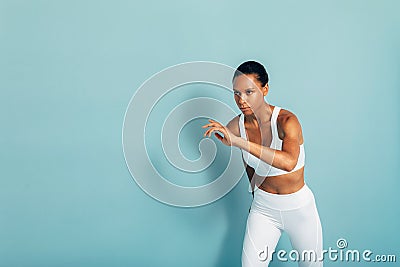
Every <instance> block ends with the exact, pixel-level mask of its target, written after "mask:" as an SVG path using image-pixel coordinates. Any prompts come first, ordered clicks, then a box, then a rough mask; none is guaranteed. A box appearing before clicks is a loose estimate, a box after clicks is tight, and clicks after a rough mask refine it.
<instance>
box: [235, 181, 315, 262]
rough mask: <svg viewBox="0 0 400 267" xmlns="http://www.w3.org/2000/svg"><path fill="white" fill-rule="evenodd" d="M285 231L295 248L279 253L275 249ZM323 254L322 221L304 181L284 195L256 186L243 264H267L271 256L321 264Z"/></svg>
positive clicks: (278, 258) (247, 229) (244, 245)
mask: <svg viewBox="0 0 400 267" xmlns="http://www.w3.org/2000/svg"><path fill="white" fill-rule="evenodd" d="M282 231H285V232H286V233H287V234H288V236H289V238H290V242H291V244H292V247H293V250H294V251H293V250H289V251H286V254H285V253H284V252H282V253H281V254H280V255H278V254H279V253H276V252H275V253H274V250H275V247H276V244H277V243H278V240H279V238H280V236H281V233H282ZM296 251H297V253H296ZM277 252H278V251H277ZM293 252H294V253H293ZM321 253H322V228H321V222H320V219H319V215H318V211H317V208H316V205H315V199H314V194H313V193H312V191H311V190H310V188H309V187H308V186H307V185H306V184H305V185H304V186H303V187H302V188H301V189H300V190H298V191H296V192H294V193H292V194H283V195H280V194H271V193H268V192H266V191H264V190H261V189H259V188H256V190H255V192H254V199H253V203H252V205H251V210H250V213H249V217H248V218H247V225H246V232H245V236H244V241H243V250H242V267H258V266H262V267H266V266H268V264H269V262H270V261H271V258H272V257H273V258H272V260H273V261H285V259H286V260H287V261H297V262H298V264H299V266H300V267H306V266H310V267H311V266H312V267H322V266H323V262H322V261H321V260H320V259H321V258H322V255H321ZM289 254H290V255H289ZM294 259H295V260H294Z"/></svg>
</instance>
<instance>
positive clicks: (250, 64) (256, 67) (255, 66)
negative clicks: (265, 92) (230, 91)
mask: <svg viewBox="0 0 400 267" xmlns="http://www.w3.org/2000/svg"><path fill="white" fill-rule="evenodd" d="M242 74H255V75H256V79H257V80H258V81H259V82H260V83H261V86H263V87H264V86H265V85H266V84H267V83H268V73H267V71H266V70H265V68H264V66H263V65H261V64H260V63H258V62H256V61H246V62H243V63H242V64H240V66H239V67H237V69H236V71H235V74H234V75H233V79H232V81H233V80H234V79H235V78H236V77H237V76H240V75H242Z"/></svg>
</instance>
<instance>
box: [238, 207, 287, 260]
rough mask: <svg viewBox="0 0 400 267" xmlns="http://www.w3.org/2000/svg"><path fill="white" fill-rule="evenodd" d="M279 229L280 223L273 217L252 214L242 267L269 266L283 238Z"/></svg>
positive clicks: (248, 220) (245, 239)
mask: <svg viewBox="0 0 400 267" xmlns="http://www.w3.org/2000/svg"><path fill="white" fill-rule="evenodd" d="M278 213H279V211H278ZM279 217H280V215H279ZM279 227H280V222H279V221H277V220H276V219H275V218H274V217H273V216H272V217H271V216H268V215H264V214H261V213H259V212H257V211H251V212H250V214H249V217H248V218H247V225H246V232H245V236H244V240H243V250H242V267H250V266H252V267H253V266H254V267H258V266H260V267H261V266H262V267H266V266H268V264H269V262H270V261H271V258H272V255H273V254H272V253H273V252H274V250H275V247H276V244H277V243H278V241H279V238H280V236H281V229H280V228H279Z"/></svg>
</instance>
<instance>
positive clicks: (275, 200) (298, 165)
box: [203, 61, 322, 267]
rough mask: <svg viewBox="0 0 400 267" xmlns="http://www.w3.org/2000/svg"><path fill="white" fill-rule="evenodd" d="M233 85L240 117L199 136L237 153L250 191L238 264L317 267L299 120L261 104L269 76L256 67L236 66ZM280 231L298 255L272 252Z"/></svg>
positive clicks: (317, 241) (318, 242) (316, 223)
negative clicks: (287, 263)
mask: <svg viewBox="0 0 400 267" xmlns="http://www.w3.org/2000/svg"><path fill="white" fill-rule="evenodd" d="M232 83H233V92H234V96H235V101H236V104H237V105H238V107H239V108H240V110H241V112H242V114H240V115H238V116H237V117H235V118H233V119H232V120H231V121H230V122H229V123H228V124H227V125H226V126H223V125H222V124H220V123H219V122H217V121H215V120H211V119H210V120H209V122H210V123H209V124H207V125H204V126H203V128H208V129H207V131H206V132H205V133H204V136H211V134H212V133H213V132H214V134H215V136H216V137H217V138H218V139H219V140H220V141H221V142H222V143H224V144H225V145H228V146H236V147H238V148H240V149H241V151H242V155H243V162H244V164H245V167H246V172H247V176H248V177H249V180H250V185H251V187H252V189H253V190H254V192H253V196H254V197H253V202H252V205H251V208H250V212H249V216H248V219H247V226H246V233H245V236H244V241H243V250H242V266H244V267H248V266H264V267H265V266H268V264H269V262H270V261H271V258H273V259H275V260H284V259H287V260H289V259H291V260H293V258H296V260H298V262H299V266H302V267H303V266H322V261H321V258H322V255H321V253H322V229H321V223H320V219H319V215H318V211H317V208H316V204H315V200H314V195H313V193H312V191H311V190H310V189H309V187H308V186H307V184H305V182H304V162H305V151H304V138H303V135H302V130H301V126H300V123H299V120H298V119H297V117H296V116H295V114H293V113H292V112H290V111H288V110H285V109H281V108H280V107H278V106H273V105H269V104H268V103H267V102H265V100H264V96H266V95H267V94H268V89H269V87H268V73H267V72H266V70H265V68H264V66H263V65H261V64H260V63H258V62H255V61H247V62H244V63H243V64H241V65H240V66H239V67H238V68H237V69H236V71H235V73H234V76H233V80H232ZM221 134H222V135H221ZM282 231H285V232H286V233H287V234H288V236H289V238H290V241H291V244H292V246H293V249H294V250H295V252H296V251H297V254H296V253H292V252H293V251H290V257H289V253H288V254H286V257H285V255H276V254H274V250H275V247H276V244H277V243H278V240H279V238H280V236H281V233H282ZM277 258H278V259H277ZM279 258H280V259H279Z"/></svg>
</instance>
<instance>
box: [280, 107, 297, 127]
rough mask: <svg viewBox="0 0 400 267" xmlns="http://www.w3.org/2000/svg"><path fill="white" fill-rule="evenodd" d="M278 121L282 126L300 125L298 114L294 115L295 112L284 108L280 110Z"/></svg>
mask: <svg viewBox="0 0 400 267" xmlns="http://www.w3.org/2000/svg"><path fill="white" fill-rule="evenodd" d="M277 120H278V123H279V124H281V125H283V124H293V123H295V124H300V122H299V119H298V118H297V116H296V114H294V112H293V111H291V110H288V109H284V108H280V110H279V114H278V117H277Z"/></svg>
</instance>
